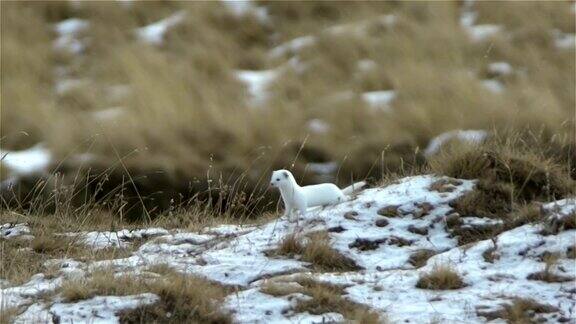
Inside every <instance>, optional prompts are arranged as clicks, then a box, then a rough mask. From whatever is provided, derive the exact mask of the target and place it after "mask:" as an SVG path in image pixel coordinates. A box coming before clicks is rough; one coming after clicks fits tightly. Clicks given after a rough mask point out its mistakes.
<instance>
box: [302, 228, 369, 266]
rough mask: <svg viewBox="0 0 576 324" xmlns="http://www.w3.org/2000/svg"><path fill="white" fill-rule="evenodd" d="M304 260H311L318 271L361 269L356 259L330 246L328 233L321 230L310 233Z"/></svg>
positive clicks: (303, 255)
mask: <svg viewBox="0 0 576 324" xmlns="http://www.w3.org/2000/svg"><path fill="white" fill-rule="evenodd" d="M302 260H303V261H306V262H310V263H311V264H312V267H313V268H314V269H315V270H317V271H353V270H359V269H360V267H359V266H358V265H356V263H355V262H354V260H352V259H350V258H348V257H346V256H344V255H342V254H341V253H340V252H338V251H336V250H334V249H333V248H332V247H331V246H330V238H329V236H328V233H326V232H319V233H315V234H313V235H310V236H309V238H308V241H307V243H306V245H305V247H304V251H302Z"/></svg>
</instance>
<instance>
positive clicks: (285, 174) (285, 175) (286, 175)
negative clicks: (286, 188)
mask: <svg viewBox="0 0 576 324" xmlns="http://www.w3.org/2000/svg"><path fill="white" fill-rule="evenodd" d="M283 174H284V178H286V179H288V172H286V171H284V173H283Z"/></svg>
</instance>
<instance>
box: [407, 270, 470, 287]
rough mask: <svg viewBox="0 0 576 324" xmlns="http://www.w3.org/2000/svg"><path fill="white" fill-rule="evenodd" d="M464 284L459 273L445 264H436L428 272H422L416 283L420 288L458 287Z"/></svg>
mask: <svg viewBox="0 0 576 324" xmlns="http://www.w3.org/2000/svg"><path fill="white" fill-rule="evenodd" d="M465 286H466V284H465V283H464V281H463V280H462V278H461V277H460V275H459V274H458V273H457V272H456V271H454V270H453V269H452V268H451V267H450V266H447V265H436V266H435V267H434V268H433V269H432V270H431V271H430V272H428V273H423V274H422V275H421V276H420V279H418V282H417V283H416V287H417V288H420V289H432V290H445V289H460V288H463V287H465Z"/></svg>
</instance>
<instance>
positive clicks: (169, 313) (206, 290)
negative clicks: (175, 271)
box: [120, 275, 232, 324]
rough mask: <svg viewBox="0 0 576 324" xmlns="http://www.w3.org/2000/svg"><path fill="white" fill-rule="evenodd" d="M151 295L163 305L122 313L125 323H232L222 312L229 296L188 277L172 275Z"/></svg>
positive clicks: (153, 285)
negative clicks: (157, 298) (222, 305)
mask: <svg viewBox="0 0 576 324" xmlns="http://www.w3.org/2000/svg"><path fill="white" fill-rule="evenodd" d="M148 289H149V290H148V291H150V292H152V293H154V294H156V295H158V296H159V297H160V302H158V303H156V304H153V305H148V306H141V307H139V308H136V309H134V310H129V311H125V312H122V313H121V314H120V322H122V323H143V322H150V321H152V322H163V323H183V322H186V323H214V324H216V323H232V318H231V316H230V314H228V313H225V312H224V311H222V310H221V309H219V303H220V302H221V301H222V300H223V298H224V297H225V296H226V295H227V294H228V293H229V291H228V290H226V289H225V288H223V287H222V286H220V285H217V284H214V283H211V282H208V281H207V280H205V279H201V278H195V277H189V276H185V275H170V276H167V277H166V278H160V279H157V280H156V281H154V282H152V283H151V284H150V285H149V287H148Z"/></svg>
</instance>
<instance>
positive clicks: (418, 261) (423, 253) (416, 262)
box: [408, 249, 436, 268]
mask: <svg viewBox="0 0 576 324" xmlns="http://www.w3.org/2000/svg"><path fill="white" fill-rule="evenodd" d="M434 255H436V251H433V250H428V249H421V250H417V251H414V252H413V253H412V254H410V258H409V259H408V262H409V263H410V264H411V265H413V266H414V267H415V268H420V267H423V266H425V265H426V262H427V261H428V259H430V258H431V257H432V256H434Z"/></svg>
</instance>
